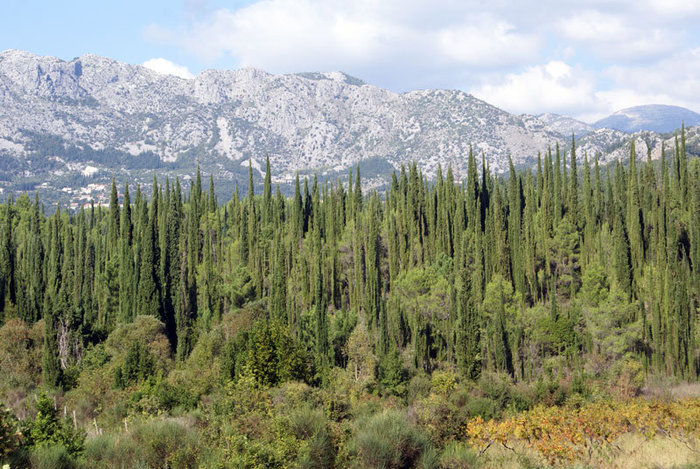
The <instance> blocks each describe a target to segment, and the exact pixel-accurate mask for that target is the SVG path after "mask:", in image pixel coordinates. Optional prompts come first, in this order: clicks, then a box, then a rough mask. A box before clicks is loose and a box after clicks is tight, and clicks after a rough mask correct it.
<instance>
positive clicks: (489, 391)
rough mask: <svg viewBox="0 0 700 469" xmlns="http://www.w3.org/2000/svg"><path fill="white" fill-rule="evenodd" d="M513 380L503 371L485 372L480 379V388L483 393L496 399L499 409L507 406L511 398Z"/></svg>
mask: <svg viewBox="0 0 700 469" xmlns="http://www.w3.org/2000/svg"><path fill="white" fill-rule="evenodd" d="M510 387H511V382H510V378H509V377H508V375H506V374H503V373H484V374H482V375H481V378H480V379H479V389H481V392H482V393H483V395H484V396H485V397H487V398H489V399H491V400H492V401H494V402H495V403H496V405H497V407H498V409H503V408H505V406H506V404H507V403H508V400H509V399H510Z"/></svg>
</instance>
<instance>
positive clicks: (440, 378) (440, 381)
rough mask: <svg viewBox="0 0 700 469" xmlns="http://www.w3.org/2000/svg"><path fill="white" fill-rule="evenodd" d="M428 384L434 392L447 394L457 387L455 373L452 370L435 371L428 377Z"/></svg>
mask: <svg viewBox="0 0 700 469" xmlns="http://www.w3.org/2000/svg"><path fill="white" fill-rule="evenodd" d="M430 386H431V389H432V391H433V392H434V393H436V394H448V393H450V392H452V391H453V390H454V389H455V388H456V387H457V375H455V373H454V372H452V371H435V372H433V375H432V376H431V378H430Z"/></svg>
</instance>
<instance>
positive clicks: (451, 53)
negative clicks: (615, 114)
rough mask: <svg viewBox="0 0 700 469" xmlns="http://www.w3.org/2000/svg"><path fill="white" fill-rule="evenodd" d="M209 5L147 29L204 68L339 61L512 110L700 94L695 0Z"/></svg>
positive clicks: (691, 98) (298, 66) (188, 8)
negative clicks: (180, 19)
mask: <svg viewBox="0 0 700 469" xmlns="http://www.w3.org/2000/svg"><path fill="white" fill-rule="evenodd" d="M213 4H214V2H209V1H207V0H185V6H184V7H183V23H182V25H181V26H180V27H176V28H164V27H162V26H159V25H157V24H154V25H151V26H149V27H148V28H146V30H145V36H146V37H147V38H148V39H150V40H151V41H154V42H160V43H164V44H168V45H174V46H177V47H179V48H180V49H181V50H184V51H185V52H187V53H189V54H190V55H192V56H194V57H195V58H197V59H198V60H199V61H200V62H201V63H204V64H206V65H207V66H217V67H222V66H223V67H248V66H250V67H259V68H262V69H264V70H266V71H268V72H272V73H286V72H301V71H329V70H341V71H344V72H347V73H350V74H353V75H356V76H358V77H359V78H362V79H363V80H365V81H367V82H368V83H371V84H375V85H378V86H383V87H387V88H390V89H392V90H394V91H406V90H410V89H416V88H460V89H464V90H470V91H471V92H473V93H474V94H476V95H477V96H479V97H481V98H484V99H485V100H487V101H489V102H492V103H494V104H496V105H499V106H501V107H503V108H504V109H506V110H509V111H513V112H528V113H539V112H557V113H566V114H570V115H574V116H577V117H579V118H585V119H587V120H594V119H595V118H597V117H600V116H603V115H606V114H607V113H609V112H612V111H615V110H617V109H619V108H620V107H621V106H622V107H624V106H628V105H635V104H644V103H646V102H648V100H651V99H653V100H657V102H668V103H669V104H679V105H685V106H686V107H691V108H693V107H694V106H695V107H694V109H698V107H697V106H696V104H695V103H697V102H698V100H700V98H696V95H697V90H698V89H700V82H698V79H697V78H695V77H700V65H697V64H699V63H700V59H698V57H697V56H698V55H699V54H700V52H698V49H697V48H698V46H699V45H700V31H699V30H698V29H697V27H696V23H697V21H695V20H696V19H697V18H700V3H699V2H698V0H572V2H560V1H556V0H538V1H535V0H523V1H521V2H510V1H505V0H496V1H494V2H479V1H477V0H464V1H457V0H411V1H409V2H405V1H402V0H382V1H381V2H378V1H376V0H353V1H347V0H256V1H254V2H253V3H249V4H247V5H245V6H242V7H237V8H219V9H213V8H212V7H211V5H213ZM671 58H673V59H671ZM172 65H173V67H177V65H174V64H172ZM158 67H159V68H158V70H159V71H163V72H165V73H175V72H176V69H174V68H172V67H171V68H170V69H166V68H165V67H164V65H160V66H158ZM188 73H189V72H188V71H187V70H186V69H185V70H184V71H180V72H178V73H175V74H179V75H183V74H185V75H187V74H188Z"/></svg>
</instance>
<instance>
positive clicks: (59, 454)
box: [30, 444, 77, 469]
mask: <svg viewBox="0 0 700 469" xmlns="http://www.w3.org/2000/svg"><path fill="white" fill-rule="evenodd" d="M30 461H31V463H32V467H33V468H36V469H73V468H75V467H77V464H76V462H75V460H74V459H73V458H72V457H71V455H70V453H69V452H68V450H67V449H66V447H65V446H63V445H60V444H57V445H48V446H37V447H36V448H34V450H33V451H32V454H31V457H30Z"/></svg>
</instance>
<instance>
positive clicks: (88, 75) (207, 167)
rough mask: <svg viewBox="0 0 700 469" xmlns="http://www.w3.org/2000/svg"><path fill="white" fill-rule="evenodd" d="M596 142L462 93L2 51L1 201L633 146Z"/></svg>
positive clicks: (461, 168) (369, 173)
mask: <svg viewBox="0 0 700 469" xmlns="http://www.w3.org/2000/svg"><path fill="white" fill-rule="evenodd" d="M591 130H592V129H591V128H590V126H587V124H584V123H581V122H579V121H576V120H574V119H571V118H568V117H565V116H556V115H548V114H545V115H541V116H530V115H522V116H515V115H512V114H509V113H507V112H505V111H503V110H501V109H498V108H497V107H494V106H492V105H490V104H488V103H486V102H484V101H481V100H479V99H477V98H475V97H473V96H471V95H469V94H467V93H464V92H461V91H453V90H421V91H411V92H408V93H402V94H398V93H393V92H391V91H388V90H384V89H381V88H378V87H375V86H371V85H368V84H365V83H364V82H362V81H361V80H359V79H357V78H353V77H350V76H348V75H346V74H343V73H340V72H331V73H300V74H288V75H272V74H269V73H266V72H264V71H261V70H257V69H242V70H233V71H220V70H207V71H204V72H202V73H200V74H199V75H198V76H197V77H195V78H193V79H190V80H187V79H182V78H178V77H174V76H170V75H162V74H158V73H156V72H154V71H151V70H149V69H147V68H145V67H142V66H139V65H129V64H124V63H120V62H117V61H114V60H112V59H109V58H104V57H99V56H95V55H84V56H82V57H78V58H75V59H73V60H70V61H64V60H60V59H57V58H54V57H41V56H36V55H34V54H31V53H28V52H23V51H17V50H8V51H4V52H2V53H0V192H1V191H11V192H17V191H34V190H39V191H40V192H43V193H44V195H46V194H52V195H54V196H56V198H59V199H62V200H63V199H68V200H71V201H73V203H74V204H78V203H83V202H87V201H89V200H91V199H93V198H94V199H96V200H98V201H104V197H106V191H105V187H106V186H105V185H106V184H107V183H108V182H109V180H110V179H111V177H112V176H117V178H118V179H119V180H120V181H123V180H125V179H129V180H130V181H132V182H135V183H141V184H142V185H143V186H146V187H147V186H148V185H150V181H151V180H152V178H153V175H154V174H158V175H159V176H161V177H162V176H164V175H168V176H171V177H174V176H179V177H181V178H182V179H184V180H187V179H188V178H190V177H191V175H192V174H193V173H194V170H195V169H196V167H197V166H198V165H199V166H201V168H202V170H203V171H204V172H205V173H211V174H212V175H213V176H214V178H215V181H216V185H217V188H218V191H219V194H220V195H221V196H224V197H227V198H228V197H229V196H230V194H231V191H232V190H233V189H234V186H235V185H236V184H238V185H245V184H247V178H248V166H249V164H250V165H251V166H252V168H253V169H254V170H255V171H254V173H255V174H254V176H255V178H256V179H259V178H260V177H261V176H262V170H263V169H264V160H265V157H266V156H269V157H270V161H271V167H272V173H273V181H275V182H277V183H280V184H282V186H283V189H284V188H285V187H289V183H291V182H293V180H294V177H295V175H296V173H297V172H302V173H307V174H308V173H311V172H313V173H319V174H321V175H323V176H325V177H328V178H330V179H335V178H336V177H341V176H342V177H343V178H345V176H346V175H347V172H348V171H349V170H350V168H352V167H353V166H354V165H356V164H359V165H360V166H361V169H362V174H363V177H364V178H366V181H367V182H366V184H367V186H366V187H377V186H381V185H383V184H385V183H386V182H387V181H388V177H389V176H390V174H391V172H392V171H393V170H395V169H397V168H399V167H400V166H401V165H402V164H408V163H410V162H412V161H416V162H417V164H418V165H419V167H420V168H421V169H422V170H423V172H424V174H425V175H426V176H427V177H429V178H430V177H433V176H434V175H435V174H436V172H437V168H438V165H439V164H441V165H442V166H443V168H446V167H447V166H448V165H451V166H452V167H453V170H454V172H455V177H457V178H458V179H459V178H462V177H464V175H466V165H467V156H468V154H469V150H470V148H472V147H473V149H474V152H475V153H476V154H477V155H478V157H479V158H478V159H479V160H480V159H481V156H482V155H483V157H484V158H485V159H486V160H487V161H488V163H489V166H490V168H491V169H492V170H493V171H496V172H502V171H506V170H507V169H508V157H509V155H510V156H511V157H512V159H513V162H514V164H515V165H516V166H527V165H531V164H532V163H534V162H535V161H536V157H537V154H538V153H539V152H542V151H545V150H546V149H547V147H549V146H554V145H556V144H557V143H559V144H560V145H561V146H562V148H567V147H568V145H569V144H570V141H571V133H572V132H574V133H575V134H576V136H577V138H578V137H579V136H580V135H584V134H585V133H586V132H589V133H588V134H587V135H586V136H585V137H582V143H581V148H582V150H585V151H586V152H588V153H589V154H590V155H593V154H595V153H599V152H602V153H605V155H603V160H607V159H609V158H612V157H615V158H617V157H625V156H624V151H622V150H620V149H621V148H623V147H624V145H625V142H628V140H629V136H628V135H627V134H625V133H623V132H617V131H607V130H606V131H597V132H591ZM655 138H656V137H655ZM659 138H660V137H659ZM582 153H583V152H580V153H579V157H580V158H582ZM621 155H622V156H621Z"/></svg>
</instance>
